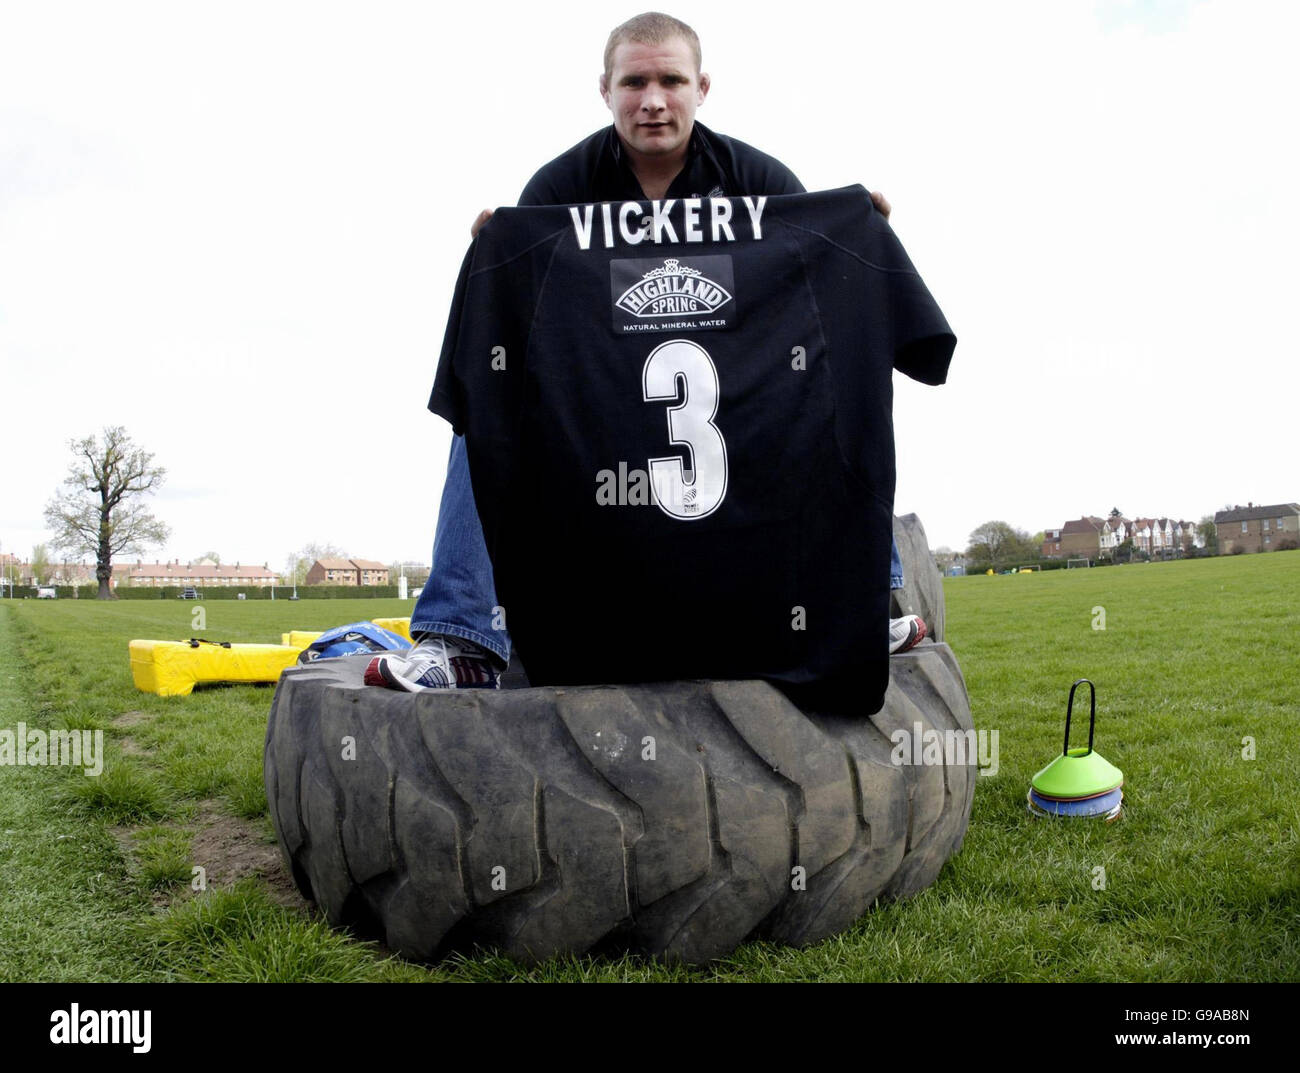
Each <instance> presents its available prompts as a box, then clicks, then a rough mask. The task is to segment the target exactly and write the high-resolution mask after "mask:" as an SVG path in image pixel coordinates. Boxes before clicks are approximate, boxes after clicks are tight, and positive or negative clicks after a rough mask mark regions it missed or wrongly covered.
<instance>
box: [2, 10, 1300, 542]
mask: <svg viewBox="0 0 1300 1073" xmlns="http://www.w3.org/2000/svg"><path fill="white" fill-rule="evenodd" d="M638 10H640V8H639V7H635V6H634V7H628V8H626V9H619V8H615V7H610V6H609V5H608V4H607V3H601V4H596V3H582V2H576V3H575V2H569V3H565V4H538V3H527V4H524V3H500V2H496V0H480V2H476V3H472V4H456V5H447V4H434V3H417V4H398V3H376V2H367V3H364V4H363V3H360V2H353V3H336V4H325V3H311V4H290V3H276V2H261V3H255V4H244V3H231V2H225V3H221V4H216V3H208V4H194V3H176V2H173V3H166V4H139V3H121V2H114V3H94V4H72V3H57V2H48V3H40V4H35V3H26V2H24V3H9V2H7V0H0V358H2V360H3V369H4V377H3V381H2V383H3V410H2V412H0V413H2V416H0V448H2V451H0V551H5V552H15V553H17V554H19V555H21V556H23V557H27V556H29V555H30V553H31V548H32V546H33V545H34V544H35V543H36V542H38V541H41V540H44V539H46V538H47V537H48V535H49V534H48V533H47V531H46V529H45V527H44V522H43V519H42V510H43V508H44V505H45V503H46V502H47V500H49V499H50V497H51V496H52V495H53V493H54V492H55V490H56V489H57V487H58V485H59V482H60V481H61V480H62V478H63V476H64V474H65V472H66V469H67V464H68V461H69V459H70V455H69V452H68V448H67V442H68V440H69V439H71V438H74V437H82V436H85V435H88V434H90V433H92V432H94V431H96V430H98V429H99V428H100V427H101V426H103V425H105V424H121V425H125V426H126V428H127V429H128V430H129V431H130V433H131V434H132V435H133V436H134V437H135V439H136V440H137V441H138V442H139V443H141V444H143V445H144V446H145V447H147V448H148V449H149V450H152V451H153V452H154V453H155V454H156V456H157V460H158V461H159V462H160V463H162V464H163V465H165V466H166V467H167V471H168V476H167V481H166V484H165V486H164V488H163V490H162V492H161V493H160V494H159V495H158V496H157V497H156V500H155V503H154V507H155V512H156V513H157V514H158V515H159V516H160V517H161V518H162V519H163V520H164V521H166V522H167V523H168V524H169V525H170V526H171V527H172V537H171V540H170V541H169V543H168V544H167V546H166V547H165V548H162V549H158V554H157V556H156V557H158V558H179V559H181V560H182V561H184V560H187V559H191V558H195V557H197V556H198V555H200V554H201V553H203V552H205V551H209V550H215V551H217V552H219V553H220V554H221V556H222V557H223V560H224V561H227V562H235V561H236V560H238V561H242V562H245V563H252V562H257V563H261V562H269V563H270V564H271V565H272V566H280V565H282V564H283V562H284V560H285V558H286V556H287V554H288V553H289V552H290V551H291V550H293V549H295V548H298V547H300V546H302V545H303V544H304V543H306V542H308V541H317V542H332V543H334V544H337V545H340V546H342V547H344V548H346V549H347V550H348V551H350V552H351V553H352V554H354V555H357V556H364V557H366V558H374V559H380V560H383V561H385V562H388V561H391V560H393V559H397V558H402V559H411V560H418V561H424V562H427V561H428V558H429V549H430V544H431V541H432V535H433V528H434V520H435V517H436V513H437V502H438V495H439V492H440V490H441V486H442V480H443V474H444V471H445V460H446V454H447V450H448V445H449V442H450V431H449V429H448V426H447V425H446V424H444V423H443V422H442V420H441V419H439V418H437V417H434V416H433V415H432V414H430V413H428V412H427V410H426V409H425V403H426V401H427V398H428V391H429V387H430V384H431V383H432V377H433V371H434V366H435V362H436V359H437V354H438V349H439V346H440V343H441V339H442V331H443V326H444V324H445V321H446V316H447V311H448V308H449V304H450V301H451V295H452V286H453V283H454V281H455V276H456V272H457V270H458V268H459V265H460V261H461V258H462V255H463V253H464V251H465V248H466V245H467V243H468V238H469V236H468V228H469V224H470V222H471V221H472V220H473V218H474V215H475V214H476V213H477V211H478V210H479V209H480V208H482V207H486V206H495V205H503V204H513V203H514V201H515V199H516V198H517V196H518V194H519V191H520V189H521V188H522V187H523V185H524V183H525V182H526V181H527V179H528V177H529V176H530V175H531V174H532V172H533V171H535V170H536V169H537V168H538V167H539V166H540V165H541V164H543V163H544V162H545V161H547V160H549V159H551V158H552V157H554V156H555V155H557V154H558V153H559V152H561V151H562V150H564V149H566V148H568V147H569V146H570V145H572V144H573V143H575V142H577V141H578V140H579V139H581V138H583V137H585V136H586V135H588V134H589V133H591V132H592V131H594V130H596V129H597V128H599V127H601V126H604V125H606V124H607V123H608V121H609V113H608V111H607V110H606V109H605V107H604V105H603V103H602V102H601V100H600V97H599V96H598V94H597V90H596V80H597V76H598V74H599V72H600V68H601V53H602V50H603V47H604V42H605V38H606V36H607V34H608V32H609V30H610V29H611V27H612V25H613V24H614V23H615V22H618V21H621V20H622V19H623V18H626V17H629V16H631V15H633V14H636V13H637V11H638ZM669 10H671V11H672V13H673V14H676V15H678V16H679V17H681V18H684V19H685V20H686V21H687V22H689V23H691V24H692V25H693V26H694V27H695V28H696V30H697V31H698V32H699V33H700V36H701V38H702V40H703V45H704V68H705V70H706V71H707V72H709V73H710V74H711V75H712V78H713V88H712V91H711V92H710V94H709V98H708V100H707V101H706V103H705V104H704V106H703V107H702V108H701V110H700V112H699V118H700V120H701V121H702V122H704V123H706V124H707V125H709V126H710V127H712V128H713V129H715V130H719V131H722V132H723V133H727V134H731V135H733V136H735V137H738V138H741V139H743V140H745V141H748V142H751V143H753V144H755V145H757V146H759V147H760V148H762V149H764V150H765V151H767V152H769V153H771V154H773V155H775V156H777V157H779V158H780V159H781V160H783V161H784V162H785V163H786V164H788V165H789V166H790V167H791V168H792V169H793V170H794V171H795V173H796V174H797V175H798V176H799V177H800V178H801V179H802V181H803V182H804V184H805V185H806V186H807V187H808V188H809V189H819V188H820V189H826V188H831V187H838V186H843V185H847V184H850V183H859V182H860V183H863V184H865V185H866V186H868V187H869V188H871V189H875V190H883V191H884V192H885V193H886V194H887V196H888V197H889V198H890V200H891V201H892V203H893V205H894V215H893V219H892V222H893V225H894V228H895V231H896V232H897V233H898V235H899V237H900V238H901V239H902V241H903V244H904V245H905V246H906V247H907V250H908V252H909V254H910V255H911V257H912V260H913V261H914V262H915V264H916V266H917V268H918V269H919V271H920V272H921V274H922V276H923V277H924V278H925V280H926V282H927V284H928V285H929V287H930V290H931V292H932V293H933V294H934V296H935V297H936V299H937V300H938V302H939V304H940V305H941V306H942V308H943V310H944V312H945V313H946V315H947V317H948V320H949V322H950V323H951V324H952V326H953V329H954V331H955V332H956V333H957V337H958V345H957V351H956V355H955V357H954V359H953V364H952V369H951V373H950V376H949V380H948V383H947V384H946V385H945V386H943V387H941V388H937V389H936V388H930V387H924V386H922V385H919V384H914V383H912V382H910V381H907V380H906V379H905V378H903V377H901V376H896V385H897V386H896V396H895V423H896V430H895V432H896V441H897V448H898V457H899V483H898V493H897V499H896V509H897V511H898V512H899V513H905V512H908V511H915V512H917V513H918V514H919V515H920V516H921V518H922V520H923V521H924V523H925V525H926V528H927V530H928V532H929V535H930V541H931V544H932V546H936V547H937V546H939V545H944V544H946V545H950V546H952V547H964V546H965V544H966V542H967V537H968V535H969V533H970V531H971V530H972V529H973V528H975V527H976V526H977V525H979V524H980V523H982V522H984V521H987V520H990V519H1001V520H1004V521H1007V522H1009V523H1011V524H1012V525H1014V526H1017V527H1019V528H1023V529H1025V530H1028V531H1029V532H1031V533H1032V532H1035V531H1037V530H1039V529H1043V528H1045V527H1053V526H1057V525H1060V524H1061V523H1063V522H1064V521H1066V520H1067V519H1069V518H1074V517H1078V516H1079V515H1080V514H1082V513H1097V514H1105V513H1106V512H1108V511H1109V510H1110V509H1111V508H1112V507H1119V508H1120V509H1121V510H1122V511H1124V512H1125V513H1126V514H1127V515H1129V516H1130V517H1133V516H1137V515H1156V516H1160V515H1169V516H1173V517H1175V518H1178V517H1185V518H1189V519H1192V520H1195V519H1197V518H1199V517H1201V516H1202V515H1203V514H1206V513H1211V512H1213V511H1214V510H1216V509H1218V508H1221V507H1223V506H1224V505H1225V504H1231V503H1242V504H1244V503H1246V502H1247V501H1248V500H1249V501H1254V502H1255V503H1261V502H1264V503H1274V502H1282V501H1292V500H1297V499H1300V475H1298V474H1297V467H1296V454H1297V445H1296V430H1297V424H1296V407H1297V396H1298V395H1300V391H1298V389H1300V372H1297V345H1296V341H1295V334H1294V320H1295V315H1294V310H1295V308H1296V304H1297V298H1296V295H1297V291H1298V290H1300V288H1298V287H1297V284H1298V283H1300V271H1298V270H1297V249H1298V248H1300V242H1298V241H1297V240H1298V239H1300V181H1298V180H1300V169H1298V168H1297V138H1296V133H1295V130H1296V118H1295V111H1296V105H1297V103H1298V102H1300V85H1298V84H1297V83H1298V82H1300V79H1298V77H1297V74H1296V71H1297V66H1298V65H1297V64H1296V62H1295V57H1294V49H1295V43H1296V41H1297V40H1300V33H1298V32H1297V31H1298V30H1300V26H1298V25H1297V23H1298V22H1300V16H1298V14H1297V13H1298V12H1300V5H1295V4H1291V3H1285V2H1276V3H1248V2H1245V3H1244V2H1242V0H1231V2H1218V0H1206V2H1202V3H1196V2H1190V0H1188V2H1180V0H1169V2H1161V0H1148V2H1120V0H1107V2H1099V3H1092V2H1074V3H1066V2H1042V0H1039V2H1032V3H1008V2H1000V0H989V2H985V3H967V2H963V3H938V2H932V3H931V2H912V0H909V2H907V3H903V2H894V3H870V2H868V3H863V4H855V5H848V4H844V3H842V2H840V3H822V2H820V0H801V2H800V3H796V4H790V3H784V2H783V3H743V4H742V3H734V2H733V3H719V2H711V0H693V2H691V3H690V4H689V5H686V6H680V7H673V8H670V9H669ZM147 557H150V558H152V557H155V556H152V555H151V556H147Z"/></svg>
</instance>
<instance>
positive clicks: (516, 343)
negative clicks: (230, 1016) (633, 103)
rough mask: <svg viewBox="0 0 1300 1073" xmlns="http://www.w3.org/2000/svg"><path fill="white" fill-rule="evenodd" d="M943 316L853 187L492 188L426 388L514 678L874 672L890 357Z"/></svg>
mask: <svg viewBox="0 0 1300 1073" xmlns="http://www.w3.org/2000/svg"><path fill="white" fill-rule="evenodd" d="M955 343H956V340H955V337H954V336H953V334H952V332H951V330H950V329H949V327H948V324H947V321H946V320H945V319H944V316H943V314H942V312H941V311H940V310H939V307H938V306H937V305H936V304H935V302H934V300H933V298H932V297H931V296H930V293H929V291H928V290H927V289H926V287H925V284H924V283H923V282H922V281H921V278H920V276H919V275H918V274H917V273H916V271H915V269H914V268H913V267H912V264H911V262H910V261H909V259H908V257H907V254H906V253H905V252H904V250H903V248H902V246H901V244H900V243H899V242H898V239H897V238H896V237H895V235H894V233H893V231H892V230H891V229H890V227H889V225H888V223H887V222H886V221H885V220H884V219H883V218H882V217H881V216H880V214H879V213H878V212H876V211H875V209H874V208H873V206H872V204H871V199H870V197H869V196H868V194H867V191H866V190H865V189H863V188H862V187H860V186H855V187H848V188H845V189H842V190H835V191H829V192H822V193H815V194H797V195H790V196H775V197H738V198H713V199H710V198H704V199H665V200H664V201H661V202H623V203H609V202H606V203H601V204H589V205H571V206H554V207H539V208H516V209H499V210H498V211H497V212H496V214H495V215H494V216H493V217H492V219H491V221H490V222H489V223H488V224H487V226H486V227H484V229H483V230H482V231H481V232H480V233H479V236H478V238H477V239H476V240H475V242H474V244H473V245H472V246H471V248H470V251H469V254H468V255H467V257H466V259H465V263H464V265H463V266H462V269H461V274H460V278H459V280H458V282H457V287H456V294H455V298H454V300H453V307H452V313H451V317H450V320H449V322H448V326H447V332H446V336H445V339H444V343H443V350H442V356H441V359H440V362H439V367H438V374H437V377H436V380H435V383H434V389H433V395H432V397H431V399H430V402H429V407H430V409H432V410H433V411H434V412H435V413H438V414H441V415H442V416H444V417H446V418H447V419H448V420H450V421H451V422H452V424H453V426H454V427H455V429H456V431H457V432H459V433H463V434H464V435H465V437H466V446H467V448H468V454H469V465H470V475H471V481H472V484H473V487H474V493H475V500H476V504H477V506H478V511H479V517H480V519H481V521H482V524H483V531H484V536H485V538H486V542H487V547H488V552H489V554H490V556H491V558H492V564H493V572H494V575H495V578H496V587H497V595H498V598H499V599H500V600H501V603H502V606H503V607H504V609H505V613H506V620H507V625H508V627H509V629H510V631H511V634H512V636H513V638H514V641H515V644H516V646H517V648H518V650H519V654H520V657H521V658H522V660H523V662H524V665H525V666H527V668H528V673H529V678H530V680H531V681H532V682H533V684H535V685H559V684H566V683H568V684H577V683H599V682H611V683H612V682H637V681H652V680H665V679H677V678H763V679H766V680H768V681H770V682H773V683H774V684H776V685H778V686H780V687H782V688H783V689H785V690H786V691H787V692H788V693H789V694H790V695H791V696H792V698H793V699H794V700H796V701H797V702H798V703H800V704H801V705H803V706H805V707H806V708H815V709H819V710H826V711H835V712H843V713H858V714H862V715H868V714H871V713H873V712H875V711H877V710H878V709H879V707H880V705H881V703H882V702H883V698H884V692H885V688H886V686H887V684H888V675H889V668H888V655H887V652H888V640H887V631H888V622H889V588H888V584H889V549H890V539H891V534H892V514H893V496H894V442H893V425H892V385H891V371H892V369H893V368H895V367H897V368H899V369H900V370H902V371H903V372H905V373H906V374H908V375H909V376H912V377H914V378H916V379H918V380H921V381H924V382H926V383H931V384H938V383H942V382H943V381H944V379H945V378H946V374H947V368H948V363H949V361H950V359H951V356H952V351H953V348H954V346H955Z"/></svg>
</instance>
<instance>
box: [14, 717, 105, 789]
mask: <svg viewBox="0 0 1300 1073" xmlns="http://www.w3.org/2000/svg"><path fill="white" fill-rule="evenodd" d="M0 766H5V767H79V768H85V771H84V772H82V774H84V775H86V776H87V777H90V776H95V775H99V774H101V773H102V772H103V770H104V732H103V731H102V730H50V731H45V730H40V729H29V728H28V726H27V724H26V723H19V724H18V729H17V730H10V729H9V728H8V727H4V728H0Z"/></svg>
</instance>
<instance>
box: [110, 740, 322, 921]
mask: <svg viewBox="0 0 1300 1073" xmlns="http://www.w3.org/2000/svg"><path fill="white" fill-rule="evenodd" d="M123 751H124V752H126V751H129V750H127V749H125V748H124V749H123ZM137 751H141V752H142V750H139V749H138V747H137ZM176 827H177V829H178V830H184V831H187V832H189V834H190V860H191V862H192V863H193V864H194V865H197V866H199V867H201V868H202V869H203V872H204V879H205V880H206V883H207V888H208V889H209V890H212V889H213V888H216V887H228V886H230V885H231V884H232V883H234V882H236V881H237V880H240V879H247V878H249V877H255V878H257V879H259V880H260V881H261V882H262V883H263V884H265V886H266V890H267V893H268V894H269V895H270V896H271V898H272V900H273V901H275V902H276V903H278V904H279V905H283V906H284V907H285V908H286V909H297V910H301V911H304V912H311V911H312V907H311V905H310V903H308V902H307V901H305V900H304V899H303V897H302V895H300V894H299V893H298V888H297V886H295V884H294V882H293V877H292V876H290V875H289V873H288V872H287V871H286V870H285V867H284V862H283V861H282V860H281V859H280V848H279V846H278V844H277V843H275V842H268V841H267V836H266V835H265V834H264V832H263V829H262V828H261V827H259V825H258V824H256V823H251V822H249V821H248V820H241V819H240V818H239V817H237V816H232V815H230V814H229V813H228V812H223V811H222V810H221V807H220V805H219V804H218V803H217V802H215V801H203V802H201V803H200V805H199V814H198V816H197V817H196V818H195V819H194V820H193V821H192V822H191V823H187V824H177V825H176ZM108 830H109V834H111V835H112V837H113V840H114V841H115V842H116V843H117V846H118V849H119V851H120V852H121V854H122V858H123V859H124V860H125V861H126V866H127V873H128V874H129V875H130V876H131V877H132V878H133V879H134V878H136V877H138V876H139V874H140V860H139V849H138V845H137V841H136V836H137V835H138V834H139V832H140V828H139V827H110V828H109V829H108ZM195 893H196V892H195V891H193V890H191V888H190V885H189V883H188V882H186V883H177V884H175V885H173V886H170V887H167V888H165V889H160V890H156V891H154V892H153V893H152V894H151V895H150V900H151V901H152V902H153V904H154V906H155V907H158V908H162V907H163V906H166V905H170V904H172V903H174V902H176V901H178V900H184V899H185V898H189V897H192V896H193V895H194V894H195Z"/></svg>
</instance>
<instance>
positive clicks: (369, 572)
mask: <svg viewBox="0 0 1300 1073" xmlns="http://www.w3.org/2000/svg"><path fill="white" fill-rule="evenodd" d="M307 584H308V585H354V586H359V585H387V584H388V567H386V566H385V565H384V564H383V563H377V562H375V561H374V560H373V559H317V560H316V561H315V562H314V563H312V564H311V569H309V570H308V571H307Z"/></svg>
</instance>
